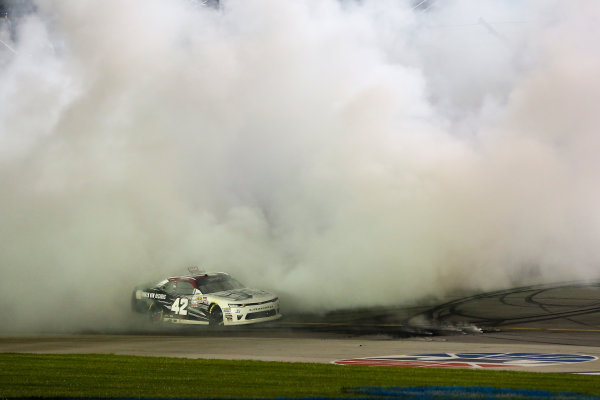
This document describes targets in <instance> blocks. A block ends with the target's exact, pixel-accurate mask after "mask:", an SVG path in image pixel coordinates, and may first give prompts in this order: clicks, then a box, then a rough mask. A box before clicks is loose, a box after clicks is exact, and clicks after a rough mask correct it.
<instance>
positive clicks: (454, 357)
mask: <svg viewBox="0 0 600 400" xmlns="http://www.w3.org/2000/svg"><path fill="white" fill-rule="evenodd" d="M597 359H598V357H595V356H589V355H579V354H554V353H435V354H413V355H398V356H381V357H366V358H352V359H348V360H337V361H334V362H333V363H334V364H340V365H366V366H382V367H424V368H502V367H541V366H550V365H564V364H573V363H582V362H588V361H595V360H597Z"/></svg>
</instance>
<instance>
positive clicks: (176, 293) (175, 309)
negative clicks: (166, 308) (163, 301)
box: [171, 280, 195, 319]
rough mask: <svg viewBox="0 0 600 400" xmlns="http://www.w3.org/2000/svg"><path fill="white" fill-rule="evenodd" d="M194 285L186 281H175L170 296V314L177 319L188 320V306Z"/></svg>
mask: <svg viewBox="0 0 600 400" xmlns="http://www.w3.org/2000/svg"><path fill="white" fill-rule="evenodd" d="M194 291H195V288H194V285H193V284H192V283H191V282H189V281H187V280H177V281H175V286H174V290H173V295H172V298H171V300H172V302H171V313H172V314H173V315H174V316H177V317H178V318H179V319H189V317H190V315H189V306H190V300H191V298H192V295H193V294H194Z"/></svg>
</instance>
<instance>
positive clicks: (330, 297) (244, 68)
mask: <svg viewBox="0 0 600 400" xmlns="http://www.w3.org/2000/svg"><path fill="white" fill-rule="evenodd" d="M200 3H201V2H195V1H189V0H169V1H165V0H79V1H76V2H74V1H66V0H54V1H39V2H38V3H37V4H36V7H35V8H33V9H32V10H33V11H32V12H31V13H29V14H26V15H22V16H20V17H19V19H18V21H17V20H15V21H8V20H7V19H5V20H4V22H0V40H2V42H0V72H1V74H2V83H1V84H0V198H1V201H2V207H1V209H0V243H2V251H0V269H1V271H2V279H1V280H0V301H1V303H2V307H0V317H1V318H2V320H3V321H12V322H11V323H10V324H9V323H7V324H3V329H2V330H3V331H11V330H17V331H40V330H64V331H70V330H81V329H111V328H118V327H120V326H123V324H124V323H126V321H127V320H128V318H129V314H128V312H129V309H128V307H129V304H128V301H129V295H130V291H131V289H132V287H133V286H134V285H136V284H139V283H142V282H144V281H148V280H151V279H153V278H160V277H164V276H167V275H172V274H176V273H178V272H181V271H180V270H182V269H183V268H184V267H185V266H187V265H190V264H195V265H200V266H201V267H202V268H205V269H207V270H211V271H226V272H230V273H231V274H232V275H234V276H235V277H236V278H238V279H239V280H241V281H242V282H245V283H246V284H248V285H249V286H253V287H260V288H263V289H267V290H271V291H273V292H275V293H279V294H280V295H281V297H282V299H283V300H284V306H285V307H286V308H287V309H296V310H320V311H326V310H331V309H337V308H346V307H357V306H377V305H386V304H398V303H415V302H418V301H419V300H420V299H423V298H425V297H431V296H435V297H443V296H444V295H446V294H447V293H450V292H451V291H453V290H458V289H461V290H472V291H476V290H492V289H498V288H504V287H507V286H511V285H515V284H525V283H534V282H538V283H541V282H550V281H556V280H567V279H587V278H589V279H591V278H597V276H598V272H597V269H598V265H599V262H600V246H599V245H598V240H599V238H600V212H599V211H598V210H599V208H598V204H600V201H599V200H600V187H599V186H598V184H597V182H598V178H599V172H598V171H600V158H599V157H598V151H599V150H600V134H599V133H598V127H600V113H599V112H598V106H600V75H599V74H598V71H599V70H600V51H598V45H597V44H598V43H599V42H600V25H599V24H598V23H597V21H598V18H599V17H600V3H598V2H596V1H594V0H578V1H574V2H563V1H558V0H543V1H542V0H537V1H536V0H529V1H526V2H509V1H505V2H497V1H491V0H485V1H477V2H473V1H466V0H451V1H439V2H430V3H431V5H430V6H428V7H423V6H422V5H421V6H416V4H413V3H411V2H410V1H408V0H407V1H397V0H394V1H392V0H377V1H375V0H363V1H352V0H305V1H299V2H290V1H278V0H250V1H249V0H225V1H222V2H221V7H220V8H219V9H214V8H210V7H204V6H202V5H201V4H200ZM9 22H10V26H9ZM284 311H285V310H284Z"/></svg>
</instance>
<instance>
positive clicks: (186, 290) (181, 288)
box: [175, 281, 194, 296]
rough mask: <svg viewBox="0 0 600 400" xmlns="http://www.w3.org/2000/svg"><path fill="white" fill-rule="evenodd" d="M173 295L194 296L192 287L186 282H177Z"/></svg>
mask: <svg viewBox="0 0 600 400" xmlns="http://www.w3.org/2000/svg"><path fill="white" fill-rule="evenodd" d="M175 293H177V294H178V295H182V296H189V295H191V294H194V285H192V284H191V283H190V282H187V281H179V282H177V286H175Z"/></svg>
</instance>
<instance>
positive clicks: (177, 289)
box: [131, 269, 281, 325]
mask: <svg viewBox="0 0 600 400" xmlns="http://www.w3.org/2000/svg"><path fill="white" fill-rule="evenodd" d="M131 307H132V309H133V310H134V311H136V312H140V313H148V314H149V315H150V318H151V320H153V321H162V322H170V323H176V324H197V325H241V324H253V323H257V322H266V321H273V320H276V319H279V318H281V314H280V313H279V299H278V298H277V296H275V295H273V294H271V293H269V292H265V291H264V290H258V289H250V288H246V287H244V285H242V284H241V283H239V282H238V281H236V280H235V279H233V278H232V277H231V276H229V274H226V273H224V272H217V273H205V272H200V271H199V270H197V269H190V275H185V276H175V277H171V278H167V279H164V280H162V281H160V282H158V283H155V284H150V285H142V286H136V288H135V289H134V291H133V294H132V297H131Z"/></svg>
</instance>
